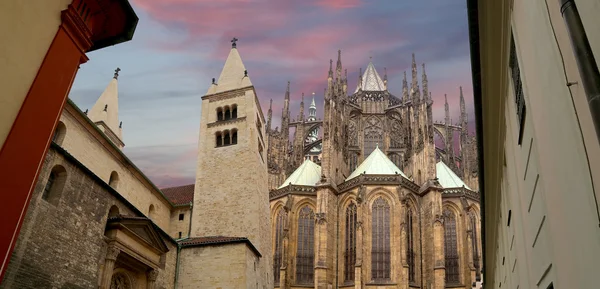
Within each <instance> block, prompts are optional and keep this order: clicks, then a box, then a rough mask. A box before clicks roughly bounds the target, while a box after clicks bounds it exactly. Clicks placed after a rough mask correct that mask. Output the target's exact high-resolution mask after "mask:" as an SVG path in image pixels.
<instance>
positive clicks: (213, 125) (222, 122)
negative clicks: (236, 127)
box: [208, 116, 246, 127]
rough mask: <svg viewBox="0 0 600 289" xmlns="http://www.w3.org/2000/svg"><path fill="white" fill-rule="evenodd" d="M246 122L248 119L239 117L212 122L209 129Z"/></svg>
mask: <svg viewBox="0 0 600 289" xmlns="http://www.w3.org/2000/svg"><path fill="white" fill-rule="evenodd" d="M244 120H246V117H245V116H243V117H238V118H232V119H228V120H217V121H215V122H211V123H209V124H208V127H215V126H222V125H226V124H232V123H236V122H241V121H244Z"/></svg>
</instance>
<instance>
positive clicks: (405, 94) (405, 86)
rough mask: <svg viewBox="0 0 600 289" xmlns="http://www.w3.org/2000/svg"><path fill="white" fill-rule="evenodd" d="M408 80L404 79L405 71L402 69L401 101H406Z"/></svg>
mask: <svg viewBox="0 0 600 289" xmlns="http://www.w3.org/2000/svg"><path fill="white" fill-rule="evenodd" d="M408 100H409V99H408V81H406V71H404V79H402V101H405V102H406V101H408Z"/></svg>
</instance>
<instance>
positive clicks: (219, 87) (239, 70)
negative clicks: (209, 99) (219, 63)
mask: <svg viewBox="0 0 600 289" xmlns="http://www.w3.org/2000/svg"><path fill="white" fill-rule="evenodd" d="M237 41H238V40H237V38H233V40H231V42H232V45H231V50H230V51H229V56H227V60H226V61H225V65H224V66H223V70H222V71H221V75H220V76H219V80H218V81H217V83H216V84H215V85H211V86H210V88H209V89H208V92H207V93H206V94H207V95H209V94H215V93H219V92H224V91H228V90H234V89H239V88H243V87H248V86H251V85H252V82H251V81H250V77H249V76H248V71H247V70H246V67H245V66H244V62H242V57H241V56H240V53H239V52H238V50H237V45H236V42H237Z"/></svg>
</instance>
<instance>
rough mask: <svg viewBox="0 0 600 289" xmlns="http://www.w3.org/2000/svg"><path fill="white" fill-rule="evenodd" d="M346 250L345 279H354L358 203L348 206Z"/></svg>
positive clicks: (348, 280)
mask: <svg viewBox="0 0 600 289" xmlns="http://www.w3.org/2000/svg"><path fill="white" fill-rule="evenodd" d="M345 244H346V251H345V252H344V268H345V270H344V281H345V282H348V283H351V282H353V281H354V265H355V263H356V204H354V203H351V204H350V205H349V206H348V208H346V242H345Z"/></svg>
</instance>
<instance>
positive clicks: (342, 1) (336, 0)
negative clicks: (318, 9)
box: [317, 0, 362, 9]
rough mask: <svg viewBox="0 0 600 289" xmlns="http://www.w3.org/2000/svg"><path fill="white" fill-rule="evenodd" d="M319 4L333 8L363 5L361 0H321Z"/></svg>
mask: <svg viewBox="0 0 600 289" xmlns="http://www.w3.org/2000/svg"><path fill="white" fill-rule="evenodd" d="M317 5H319V6H322V7H327V8H332V9H346V8H354V7H358V6H360V5H362V2H361V1H360V0H320V1H318V2H317Z"/></svg>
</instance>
